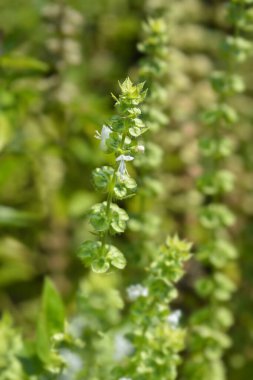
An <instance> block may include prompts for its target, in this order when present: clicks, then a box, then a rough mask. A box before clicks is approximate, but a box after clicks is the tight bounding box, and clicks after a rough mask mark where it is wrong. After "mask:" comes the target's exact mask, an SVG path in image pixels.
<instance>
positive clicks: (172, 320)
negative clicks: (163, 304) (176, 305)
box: [168, 310, 182, 329]
mask: <svg viewBox="0 0 253 380" xmlns="http://www.w3.org/2000/svg"><path fill="white" fill-rule="evenodd" d="M181 317H182V311H181V310H175V311H173V313H171V314H170V315H169V316H168V322H169V324H170V325H171V327H172V328H173V329H176V328H177V327H178V325H179V321H180V318H181Z"/></svg>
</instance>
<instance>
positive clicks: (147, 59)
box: [129, 16, 169, 256]
mask: <svg viewBox="0 0 253 380" xmlns="http://www.w3.org/2000/svg"><path fill="white" fill-rule="evenodd" d="M143 35H144V37H143V41H142V42H141V43H140V44H139V45H138V48H139V50H140V51H141V52H142V53H143V54H144V57H143V59H142V60H141V63H140V69H139V76H140V78H141V80H145V82H146V83H147V86H148V88H149V92H148V94H147V97H146V99H145V101H144V104H143V107H142V110H143V119H144V122H145V124H146V125H147V127H148V128H149V131H150V135H151V133H152V137H151V136H149V139H148V141H147V142H145V153H144V154H139V155H138V156H137V158H136V160H135V162H134V165H135V167H136V168H137V171H138V184H139V192H138V197H137V198H138V199H136V202H137V201H138V209H137V210H138V212H137V213H136V215H135V218H134V219H132V222H131V223H130V224H129V226H130V228H131V229H132V231H134V232H137V233H138V234H139V237H140V238H139V239H138V249H139V247H140V245H141V244H144V245H145V250H146V252H147V250H148V249H149V245H150V243H151V239H150V237H151V236H152V237H153V236H157V234H158V233H159V224H160V220H159V219H160V218H159V217H158V215H157V214H155V213H154V212H153V210H152V208H153V203H154V201H153V200H154V198H155V197H157V196H158V195H159V194H160V193H161V191H162V186H161V184H160V181H158V179H157V171H158V170H159V168H160V166H161V161H162V150H161V148H160V147H159V145H158V144H157V143H156V142H154V141H151V140H154V137H155V135H156V132H157V131H158V130H159V129H160V128H161V127H163V126H165V125H166V124H167V123H168V117H167V115H166V112H165V105H166V102H167V98H166V95H167V92H166V83H167V80H166V77H167V76H168V55H169V51H168V31H167V25H166V22H165V18H164V17H163V16H161V17H154V18H150V19H148V21H147V22H145V23H144V24H143ZM147 243H148V244H147ZM141 250H143V248H142V249H141ZM151 250H152V249H151ZM146 256H147V255H146Z"/></svg>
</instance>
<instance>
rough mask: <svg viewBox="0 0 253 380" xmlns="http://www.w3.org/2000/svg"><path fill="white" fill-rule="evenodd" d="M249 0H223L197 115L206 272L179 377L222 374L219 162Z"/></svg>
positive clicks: (224, 222) (225, 247) (226, 216)
mask: <svg viewBox="0 0 253 380" xmlns="http://www.w3.org/2000/svg"><path fill="white" fill-rule="evenodd" d="M250 3H252V1H248V0H232V1H231V2H230V4H229V20H230V21H232V23H233V26H234V27H235V36H234V37H232V36H229V37H227V38H226V40H225V41H224V44H223V54H224V56H223V57H224V60H225V62H226V69H225V70H224V71H218V72H215V73H214V74H213V76H212V78H211V81H212V86H213V88H214V90H215V92H216V94H217V103H216V104H215V105H213V106H212V107H211V108H210V109H208V110H207V111H206V112H205V113H204V115H203V123H204V124H205V126H206V128H207V131H208V132H207V133H206V136H205V137H204V138H202V139H201V141H200V151H201V154H202V157H203V160H202V161H203V162H204V173H203V174H202V176H201V177H200V178H199V180H198V187H199V190H200V191H201V193H202V194H203V198H204V202H203V203H204V204H203V207H202V209H201V212H200V223H201V225H202V227H204V229H205V235H206V236H207V239H206V242H205V243H202V246H201V245H200V248H199V251H198V253H197V255H196V257H197V259H198V260H199V262H201V263H202V264H203V265H204V268H205V269H206V273H208V274H206V275H205V276H203V277H202V278H200V279H198V280H197V282H196V291H197V294H198V295H199V296H200V297H201V298H203V299H204V300H205V301H206V302H205V306H204V307H202V308H201V309H200V310H198V311H197V312H195V313H194V314H193V315H192V317H191V321H190V324H191V332H190V335H189V358H188V361H187V362H186V365H185V368H184V370H185V372H184V374H185V377H183V378H184V379H187V380H209V379H210V380H213V379H215V380H224V379H225V378H226V374H225V366H224V364H223V361H222V357H223V354H224V351H225V350H226V349H227V348H228V347H229V346H230V344H231V341H230V338H229V336H228V334H227V330H228V329H229V327H230V326H231V324H232V323H233V316H232V314H231V311H230V309H229V306H228V302H229V301H230V299H231V296H232V293H233V292H234V291H235V289H236V287H235V284H234V283H233V281H232V280H231V278H230V277H229V266H230V265H231V263H233V262H234V260H235V259H236V257H237V252H236V249H235V248H234V246H233V244H232V243H231V242H230V239H229V232H228V231H227V228H228V227H230V226H232V225H233V224H234V222H235V217H234V215H233V213H232V212H231V210H230V209H229V208H228V207H227V206H226V205H224V204H223V202H224V196H225V194H226V193H229V192H230V191H231V190H232V189H233V183H234V177H233V174H232V173H231V172H230V171H228V170H226V169H224V166H225V165H226V160H227V158H228V157H229V156H230V155H231V153H232V146H231V141H230V139H229V138H228V137H227V135H229V134H231V133H232V128H233V126H234V125H235V124H236V123H238V114H237V112H236V110H235V109H234V108H232V107H231V105H229V99H230V97H232V96H234V95H236V94H238V93H241V92H243V90H244V83H243V81H242V78H241V77H240V76H238V75H236V73H235V69H236V65H237V64H238V63H241V62H244V61H245V59H246V58H247V57H248V55H249V53H250V52H251V51H252V45H251V43H250V42H249V41H248V40H246V39H245V38H242V37H241V36H239V33H240V31H241V30H247V19H248V16H247V13H248V12H249V6H248V5H249V4H250Z"/></svg>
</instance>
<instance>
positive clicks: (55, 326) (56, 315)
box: [36, 279, 65, 363]
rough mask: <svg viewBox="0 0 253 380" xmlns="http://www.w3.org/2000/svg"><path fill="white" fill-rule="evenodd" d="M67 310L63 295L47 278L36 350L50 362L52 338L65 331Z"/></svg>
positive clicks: (42, 358) (41, 357) (46, 361)
mask: <svg viewBox="0 0 253 380" xmlns="http://www.w3.org/2000/svg"><path fill="white" fill-rule="evenodd" d="M64 319H65V311H64V306H63V302H62V300H61V297H60V295H59V293H58V291H57V290H56V288H55V286H54V285H53V283H52V282H51V280H49V279H46V280H45V283H44V288H43V293H42V303H41V309H40V313H39V317H38V323H37V334H36V351H37V354H38V357H39V358H40V359H41V360H42V361H43V362H44V363H48V362H49V361H50V358H51V347H52V338H53V336H54V335H55V334H57V333H63V332H64Z"/></svg>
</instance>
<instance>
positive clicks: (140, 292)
mask: <svg viewBox="0 0 253 380" xmlns="http://www.w3.org/2000/svg"><path fill="white" fill-rule="evenodd" d="M127 296H128V299H129V300H130V301H135V300H136V299H137V298H139V297H147V296H148V289H147V288H145V287H144V286H142V285H140V284H136V285H131V286H129V287H128V288H127Z"/></svg>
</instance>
